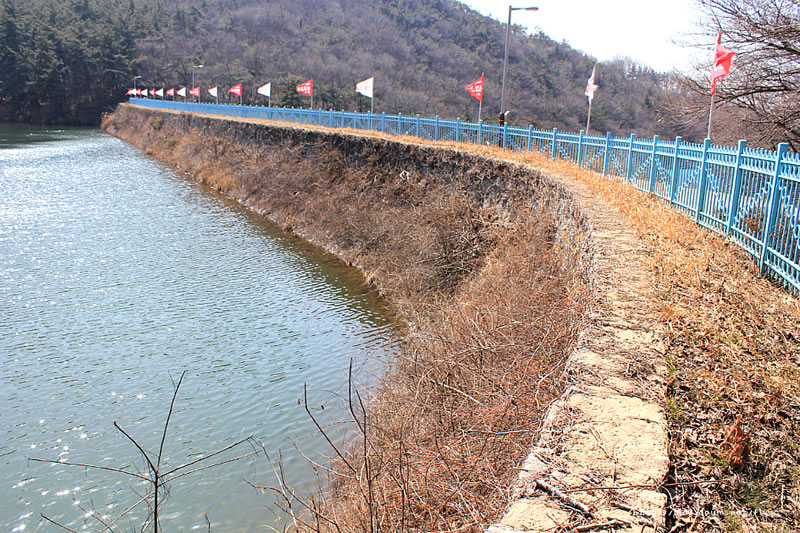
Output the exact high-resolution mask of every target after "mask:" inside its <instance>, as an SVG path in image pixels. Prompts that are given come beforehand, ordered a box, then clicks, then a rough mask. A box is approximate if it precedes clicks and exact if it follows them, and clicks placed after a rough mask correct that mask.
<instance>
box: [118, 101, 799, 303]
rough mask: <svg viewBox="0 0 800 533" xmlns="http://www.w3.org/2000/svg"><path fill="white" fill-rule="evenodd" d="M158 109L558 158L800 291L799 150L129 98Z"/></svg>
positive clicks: (400, 116) (679, 139)
mask: <svg viewBox="0 0 800 533" xmlns="http://www.w3.org/2000/svg"><path fill="white" fill-rule="evenodd" d="M130 102H131V103H132V104H136V105H141V106H146V107H151V108H155V109H168V110H172V111H185V112H193V113H205V114H210V115H219V116H227V117H237V118H250V119H264V120H275V121H280V122H294V123H299V124H311V125H318V126H327V127H330V128H351V129H356V130H372V131H380V132H383V133H387V134H389V135H395V136H402V135H410V136H413V137H418V138H421V139H426V140H432V141H451V142H456V143H469V144H479V145H484V146H497V147H501V148H504V149H507V150H513V151H517V152H534V153H537V154H540V155H545V156H548V157H550V158H552V159H564V160H567V161H570V162H572V163H574V164H576V165H578V166H580V167H582V168H585V169H588V170H592V171H594V172H598V173H600V174H603V175H605V176H609V177H611V178H615V179H618V180H619V181H622V182H625V183H629V184H630V185H632V186H633V187H636V188H637V189H639V190H641V191H645V192H648V193H651V194H654V195H656V196H658V197H660V198H662V199H663V200H664V201H666V202H669V204H670V205H671V206H673V207H674V208H675V209H678V210H680V211H683V212H684V213H685V214H686V215H688V216H690V217H692V218H694V220H695V221H696V222H697V223H698V224H700V225H702V226H704V227H706V228H708V229H710V230H712V231H715V232H717V233H720V234H722V235H725V236H727V237H728V238H730V239H731V240H732V241H733V242H735V243H736V244H738V245H739V246H741V247H742V248H743V249H744V250H745V251H747V252H748V253H749V254H750V255H752V256H753V257H754V258H755V260H756V261H757V262H758V264H759V267H760V268H761V271H762V273H764V274H765V275H768V276H770V277H771V278H773V279H775V280H777V281H779V282H780V283H781V284H783V286H785V287H786V288H787V289H788V290H789V291H791V292H794V293H796V294H800V154H797V153H794V152H789V151H788V145H787V144H786V143H781V144H779V145H778V147H777V150H775V151H772V150H763V149H759V148H749V147H748V146H747V142H746V141H739V143H738V145H737V146H715V145H712V144H711V141H710V140H709V139H706V140H705V141H704V142H703V143H702V144H693V143H686V142H683V140H682V139H681V138H680V137H677V138H675V139H674V140H669V141H666V140H660V139H659V138H658V136H655V137H653V138H652V139H638V138H637V137H636V136H635V135H631V136H630V137H613V136H612V135H611V134H610V133H606V134H605V135H604V136H603V135H587V134H586V133H585V132H584V131H580V132H578V133H572V132H560V131H558V130H557V129H555V128H554V129H553V130H538V129H535V128H533V127H532V126H528V127H527V128H518V127H515V126H510V125H508V124H505V125H502V126H500V125H497V124H487V123H485V122H483V121H478V122H477V123H473V122H463V121H461V119H457V120H447V119H441V118H440V117H438V116H437V117H433V118H428V117H421V116H420V115H415V116H407V115H406V116H404V115H403V114H401V113H398V114H397V115H387V114H386V113H380V114H377V113H349V112H345V111H333V110H319V109H313V110H311V109H296V108H281V107H265V106H245V105H235V104H204V103H193V102H179V101H169V100H152V99H147V98H131V99H130Z"/></svg>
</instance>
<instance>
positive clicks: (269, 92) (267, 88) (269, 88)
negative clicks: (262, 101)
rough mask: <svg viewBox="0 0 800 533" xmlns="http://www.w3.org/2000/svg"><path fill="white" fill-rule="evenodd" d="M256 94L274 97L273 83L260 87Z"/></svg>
mask: <svg viewBox="0 0 800 533" xmlns="http://www.w3.org/2000/svg"><path fill="white" fill-rule="evenodd" d="M256 92H257V93H258V94H263V95H264V96H267V97H271V96H272V82H269V83H267V84H266V85H262V86H261V87H259V88H258V89H257V90H256Z"/></svg>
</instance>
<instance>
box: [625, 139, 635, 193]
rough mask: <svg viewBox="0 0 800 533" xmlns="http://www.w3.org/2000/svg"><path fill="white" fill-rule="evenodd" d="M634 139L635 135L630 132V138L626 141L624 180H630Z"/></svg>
mask: <svg viewBox="0 0 800 533" xmlns="http://www.w3.org/2000/svg"><path fill="white" fill-rule="evenodd" d="M635 140H636V135H634V134H633V133H631V137H630V140H629V141H628V160H627V161H626V163H625V181H627V182H630V181H631V172H632V171H633V141H635Z"/></svg>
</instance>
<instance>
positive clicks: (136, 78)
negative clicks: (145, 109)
mask: <svg viewBox="0 0 800 533" xmlns="http://www.w3.org/2000/svg"><path fill="white" fill-rule="evenodd" d="M139 78H141V76H134V77H133V95H134V96H136V80H138V79H139Z"/></svg>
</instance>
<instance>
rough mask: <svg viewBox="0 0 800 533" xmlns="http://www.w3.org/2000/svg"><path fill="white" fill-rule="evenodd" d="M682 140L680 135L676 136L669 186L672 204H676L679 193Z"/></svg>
mask: <svg viewBox="0 0 800 533" xmlns="http://www.w3.org/2000/svg"><path fill="white" fill-rule="evenodd" d="M682 140H683V139H682V137H681V136H680V135H679V136H677V137H675V153H674V154H672V177H671V180H672V183H670V187H669V203H670V205H675V195H677V194H678V169H679V168H680V165H679V164H678V148H680V146H681V141H682Z"/></svg>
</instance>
